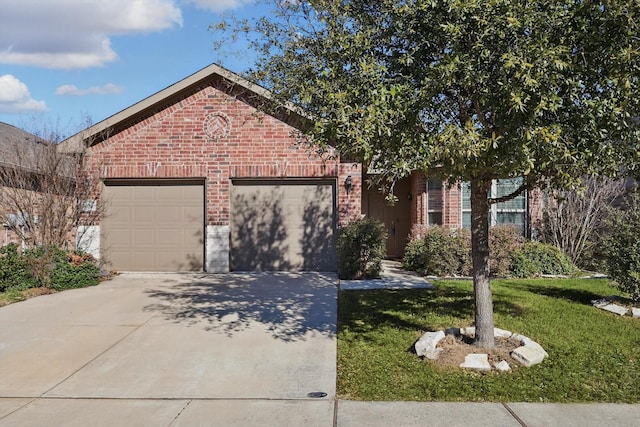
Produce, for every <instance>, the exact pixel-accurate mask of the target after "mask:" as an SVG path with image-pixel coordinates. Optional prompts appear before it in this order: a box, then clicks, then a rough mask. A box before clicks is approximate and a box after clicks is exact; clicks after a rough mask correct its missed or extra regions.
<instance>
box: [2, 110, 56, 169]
mask: <svg viewBox="0 0 640 427" xmlns="http://www.w3.org/2000/svg"><path fill="white" fill-rule="evenodd" d="M46 144H47V142H46V141H45V140H44V139H42V138H40V137H38V136H36V135H34V134H32V133H29V132H27V131H24V130H22V129H19V128H17V127H15V126H12V125H9V124H7V123H2V122H0V167H4V168H7V167H8V168H20V169H24V170H28V171H36V170H37V169H38V166H37V165H38V159H39V158H40V157H41V153H42V151H43V150H44V149H45V147H46Z"/></svg>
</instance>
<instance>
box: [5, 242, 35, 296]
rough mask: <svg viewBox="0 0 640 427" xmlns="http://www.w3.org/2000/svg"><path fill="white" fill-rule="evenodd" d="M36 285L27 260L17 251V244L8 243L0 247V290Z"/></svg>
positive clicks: (22, 288) (23, 288)
mask: <svg viewBox="0 0 640 427" xmlns="http://www.w3.org/2000/svg"><path fill="white" fill-rule="evenodd" d="M35 286H38V282H37V280H36V279H35V278H34V277H33V273H32V271H31V267H30V265H29V263H28V260H27V259H26V258H25V257H23V256H22V254H21V253H19V252H18V245H16V244H15V243H10V244H8V245H7V246H3V247H1V248H0V292H5V291H8V290H18V291H23V290H25V289H29V288H33V287H35Z"/></svg>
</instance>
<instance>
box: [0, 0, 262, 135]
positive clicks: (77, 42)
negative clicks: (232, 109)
mask: <svg viewBox="0 0 640 427" xmlns="http://www.w3.org/2000/svg"><path fill="white" fill-rule="evenodd" d="M265 12H268V10H267V9H265V8H264V6H261V7H258V6H256V5H254V4H252V0H108V1H105V0H0V122H4V123H8V124H11V125H14V126H17V127H19V128H22V129H25V130H28V131H31V132H34V133H39V134H42V133H44V132H47V131H48V132H50V131H55V132H59V133H62V134H63V135H64V136H70V135H72V134H73V133H75V132H77V131H80V130H81V129H82V128H83V127H84V126H85V125H86V123H87V120H89V121H90V123H98V122H100V121H101V120H104V119H105V118H107V117H109V116H111V115H113V114H116V113H118V112H119V111H121V110H123V109H125V108H127V107H129V106H131V105H133V104H135V103H136V102H138V101H141V100H143V99H144V98H146V97H148V96H150V95H153V94H154V93H156V92H158V91H160V90H162V89H164V88H166V87H167V86H170V85H171V84H173V83H175V82H178V81H180V80H182V79H184V78H186V77H188V76H189V75H191V74H193V73H195V72H197V71H198V70H200V69H202V68H204V67H206V66H207V65H209V64H211V63H214V62H215V63H217V64H219V65H221V66H223V67H225V68H227V69H229V70H231V71H234V72H238V73H240V72H242V71H245V70H246V69H248V68H249V67H250V66H251V64H252V61H253V57H252V55H251V52H249V51H247V49H242V48H238V47H237V46H235V45H232V46H230V45H227V46H225V48H224V54H221V53H220V52H217V51H214V40H215V37H216V34H215V33H214V32H213V30H211V29H210V25H211V24H213V23H214V22H217V21H219V20H220V19H222V18H223V17H224V16H226V15H228V14H230V13H233V14H234V15H236V16H237V17H240V18H243V17H251V16H255V15H258V14H263V13H265Z"/></svg>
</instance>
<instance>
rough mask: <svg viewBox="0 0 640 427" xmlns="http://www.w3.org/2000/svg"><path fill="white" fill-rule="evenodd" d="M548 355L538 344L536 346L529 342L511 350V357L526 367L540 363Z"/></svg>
mask: <svg viewBox="0 0 640 427" xmlns="http://www.w3.org/2000/svg"><path fill="white" fill-rule="evenodd" d="M536 344H537V343H536ZM548 356H549V355H548V354H547V352H546V351H544V349H542V347H541V346H540V345H539V344H538V345H537V346H534V345H531V344H527V345H523V346H521V347H518V348H516V349H515V350H513V351H512V352H511V357H513V358H514V359H515V360H517V361H518V362H519V363H520V364H521V365H522V366H524V367H527V368H528V367H531V366H533V365H537V364H538V363H541V362H542V361H543V360H544V358H545V357H548Z"/></svg>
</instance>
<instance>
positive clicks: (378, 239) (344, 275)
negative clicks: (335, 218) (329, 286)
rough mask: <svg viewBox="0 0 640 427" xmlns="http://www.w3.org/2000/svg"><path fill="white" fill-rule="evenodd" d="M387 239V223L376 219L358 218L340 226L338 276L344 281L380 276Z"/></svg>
mask: <svg viewBox="0 0 640 427" xmlns="http://www.w3.org/2000/svg"><path fill="white" fill-rule="evenodd" d="M386 241H387V233H386V231H385V228H384V224H382V223H380V222H379V221H375V220H373V219H369V218H364V219H359V220H355V221H352V222H350V223H349V224H347V225H345V226H342V227H340V229H339V230H338V277H339V278H340V279H343V280H348V279H370V278H377V277H380V272H381V271H382V259H383V258H384V257H385V255H386Z"/></svg>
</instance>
